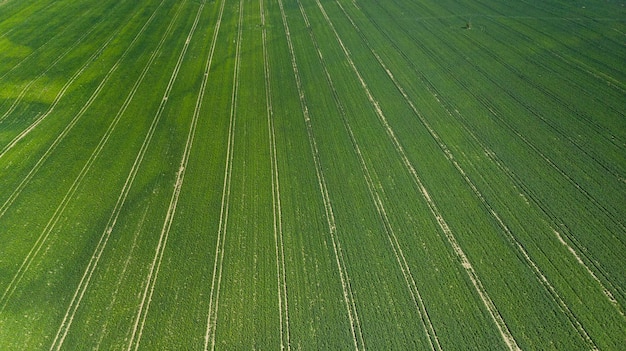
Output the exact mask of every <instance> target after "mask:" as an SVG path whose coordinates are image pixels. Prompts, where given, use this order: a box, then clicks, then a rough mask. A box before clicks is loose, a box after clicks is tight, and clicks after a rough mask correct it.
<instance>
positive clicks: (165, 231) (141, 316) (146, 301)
mask: <svg viewBox="0 0 626 351" xmlns="http://www.w3.org/2000/svg"><path fill="white" fill-rule="evenodd" d="M204 5H205V1H203V2H202V3H201V4H200V7H199V8H198V12H197V14H196V18H195V20H194V22H193V25H192V27H191V29H190V31H189V34H188V35H187V39H186V41H185V45H184V46H183V50H182V51H181V53H180V56H179V58H178V62H176V67H175V68H174V72H173V73H172V77H171V78H170V84H169V85H168V86H167V89H166V91H165V93H164V95H163V97H164V99H165V98H166V97H167V96H168V95H169V93H170V91H171V89H172V86H173V84H174V82H175V81H176V77H177V76H178V72H179V70H180V66H181V64H182V61H183V59H184V58H185V54H186V53H187V48H188V47H189V43H190V42H191V39H192V38H193V34H194V33H195V31H196V27H197V25H198V22H199V21H200V15H201V14H202V10H203V9H204ZM210 61H211V60H210V58H208V60H207V63H209V62H210ZM207 78H208V77H207V75H206V74H205V75H204V76H203V78H202V85H201V88H200V92H199V93H198V98H197V100H196V107H195V109H194V113H193V117H192V123H191V125H190V127H189V132H188V134H187V140H186V142H185V150H184V152H183V157H182V159H181V160H180V167H179V169H178V173H177V175H176V182H175V183H174V191H173V193H172V197H171V199H170V204H169V207H168V209H167V215H166V217H165V221H164V223H163V228H162V229H161V235H160V237H159V243H158V245H157V248H156V252H155V255H154V259H153V260H152V263H151V264H150V273H149V274H148V280H147V282H146V287H145V290H144V292H143V296H142V299H141V304H140V305H139V310H138V311H137V317H136V320H135V324H134V326H133V332H132V334H131V337H130V342H129V344H128V350H131V349H134V350H137V349H139V344H140V342H141V336H142V333H143V328H144V325H145V322H146V317H147V315H148V311H149V309H150V302H151V301H152V295H153V293H154V286H155V285H156V281H157V278H158V274H159V270H160V268H161V262H162V260H163V254H164V252H165V247H166V245H167V239H168V237H169V233H170V228H171V227H172V222H173V220H174V215H175V213H176V206H177V204H178V199H179V196H180V190H181V188H182V186H183V182H184V180H185V170H186V168H187V163H188V161H189V153H190V152H191V147H192V146H193V138H194V136H195V132H196V125H197V124H198V115H199V113H200V106H201V99H202V95H203V92H204V88H205V87H206V81H207ZM163 101H167V100H163ZM160 111H163V110H162V109H161V110H160ZM155 266H156V269H155ZM153 276H154V277H153ZM137 328H139V329H137ZM133 343H134V344H135V347H134V348H133V347H132V345H133Z"/></svg>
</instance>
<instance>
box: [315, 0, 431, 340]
mask: <svg viewBox="0 0 626 351" xmlns="http://www.w3.org/2000/svg"><path fill="white" fill-rule="evenodd" d="M338 5H339V6H340V7H341V4H339V3H338ZM342 9H343V8H342ZM309 34H310V37H311V41H312V42H313V45H314V47H315V49H316V50H317V56H318V59H319V61H320V64H321V66H322V68H323V69H324V74H325V76H326V81H327V83H328V85H329V88H330V90H331V91H332V93H333V98H334V101H335V104H336V106H337V109H338V110H339V112H340V114H341V117H342V122H343V125H344V127H345V128H346V131H347V132H348V135H349V137H350V141H351V143H352V145H353V147H354V150H355V152H356V155H357V158H358V159H359V164H360V167H361V172H362V173H363V176H364V177H365V181H366V183H367V187H368V190H369V193H370V197H371V198H372V202H373V203H374V205H375V207H376V210H377V212H378V216H379V219H380V221H381V223H382V224H383V228H384V231H385V234H386V236H387V239H388V240H389V243H390V245H391V248H392V250H393V252H394V255H395V258H396V261H397V264H398V266H399V268H400V270H401V272H402V275H403V277H404V280H405V283H406V286H407V288H408V290H409V294H410V295H411V299H412V301H413V303H414V304H415V308H416V311H417V313H418V315H419V317H420V322H421V325H422V328H423V329H424V332H425V333H426V336H427V339H428V342H429V346H430V349H431V350H433V351H436V350H438V351H441V350H442V347H441V344H440V343H439V338H438V337H437V333H436V332H435V329H434V327H433V325H432V321H431V320H430V316H429V315H428V312H427V310H426V306H425V304H424V301H423V299H422V296H421V294H420V292H419V289H418V288H417V284H416V282H415V277H414V276H413V274H412V273H411V269H410V267H409V265H408V262H407V260H406V257H405V256H404V252H403V251H402V246H401V245H400V243H399V241H398V239H397V237H396V235H395V232H394V230H393V226H392V225H391V221H390V220H389V218H388V216H387V211H386V209H385V206H384V204H383V201H382V200H381V194H380V192H379V191H377V190H376V189H377V187H376V185H375V184H376V183H375V182H374V180H373V177H372V172H370V170H369V168H368V166H367V163H366V162H365V158H364V157H363V154H362V152H361V148H360V146H359V143H358V142H357V140H356V137H355V136H354V132H353V131H352V127H351V126H350V123H349V122H348V118H347V112H346V110H345V106H344V105H343V104H342V103H341V101H340V99H339V95H338V93H337V90H336V88H335V85H334V82H333V79H332V76H331V74H330V72H329V71H328V68H327V67H328V66H327V64H326V62H325V60H324V57H323V55H322V52H321V50H320V47H319V44H318V41H317V38H316V36H315V35H314V33H313V31H309ZM381 191H382V190H381Z"/></svg>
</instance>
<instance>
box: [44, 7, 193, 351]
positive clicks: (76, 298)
mask: <svg viewBox="0 0 626 351" xmlns="http://www.w3.org/2000/svg"><path fill="white" fill-rule="evenodd" d="M164 2H165V0H162V1H161V3H160V4H159V6H158V7H157V8H156V9H155V11H154V13H153V14H152V17H150V19H149V21H151V20H152V18H153V17H154V15H155V14H156V12H157V10H158V9H159V8H160V7H161V5H162V4H163V3H164ZM181 9H182V6H181V7H180V8H179V9H178V11H177V12H176V14H175V15H174V17H172V20H171V22H170V24H169V26H168V27H167V29H166V31H165V32H164V33H163V36H162V38H161V41H160V42H159V45H158V46H157V48H156V49H155V50H154V52H153V53H152V55H151V56H150V58H149V60H148V62H147V63H146V65H145V66H144V68H143V71H142V72H141V74H140V76H139V78H138V79H137V80H136V81H135V84H134V85H133V87H132V89H131V91H130V93H129V94H128V96H127V97H126V100H125V101H124V104H123V105H122V107H121V108H120V109H119V111H118V113H117V114H116V116H115V118H114V119H113V121H112V123H111V124H110V125H109V128H108V129H107V131H106V133H105V135H104V136H103V137H102V139H101V140H100V143H99V144H98V146H97V148H96V149H95V150H94V152H93V153H92V155H91V157H90V159H89V160H88V162H87V164H86V165H85V166H84V167H83V169H82V170H81V174H80V175H79V177H78V178H77V179H76V181H75V184H76V185H74V188H76V187H77V186H78V183H79V182H80V181H81V180H82V179H83V178H84V176H85V174H86V173H87V171H88V170H89V169H90V168H91V166H92V165H93V163H94V162H95V160H96V158H97V157H98V156H99V154H100V152H101V151H102V149H103V148H104V146H105V144H106V143H107V141H108V140H109V138H110V136H111V134H112V133H113V131H114V129H115V127H116V126H117V123H118V122H119V120H120V118H121V117H122V115H123V114H124V112H125V111H126V109H127V108H128V105H130V102H131V101H132V100H133V97H134V96H135V93H136V92H137V90H138V88H139V86H140V84H141V83H142V82H143V79H144V78H145V76H146V74H147V73H148V70H149V68H150V66H151V65H152V62H153V61H154V59H155V58H156V57H157V56H158V54H159V53H160V52H161V49H162V46H163V43H164V42H165V39H166V38H167V36H168V34H169V33H170V32H171V29H172V27H173V26H174V24H175V23H176V20H177V18H178V15H179V13H180V11H181ZM147 25H148V23H146V24H145V25H144V27H143V28H142V31H141V32H140V33H139V34H138V35H137V37H136V39H137V38H138V37H139V35H141V33H142V32H143V31H144V30H145V28H146V27H147ZM156 122H157V121H156V119H154V120H153V122H152V125H151V128H150V130H149V132H148V134H147V135H146V137H145V138H144V141H143V143H142V147H141V149H140V151H139V154H138V155H137V157H136V158H135V162H134V163H133V166H132V168H131V170H130V172H129V174H128V177H127V178H126V182H125V183H124V186H123V188H122V191H121V193H120V196H119V197H118V199H117V202H116V204H115V207H114V209H113V212H112V213H111V216H110V217H109V221H108V222H107V225H106V227H105V230H104V231H103V233H102V235H101V236H100V239H99V241H98V244H97V246H96V249H95V250H94V253H93V254H92V256H91V258H90V260H89V263H88V265H87V267H86V269H85V272H84V273H83V276H82V278H81V280H80V283H79V285H78V287H77V288H76V290H75V291H74V295H73V296H72V300H71V302H70V305H69V306H68V309H67V311H66V313H65V316H64V317H63V321H62V322H61V325H60V326H59V330H58V331H57V334H56V336H55V339H54V340H53V343H52V345H51V347H50V350H55V349H56V350H59V349H60V348H61V347H62V345H63V342H64V340H65V337H66V336H67V333H68V332H69V328H70V326H71V325H72V321H73V318H74V315H75V313H76V311H77V310H78V307H79V306H80V303H81V301H82V299H83V296H84V294H85V292H86V291H87V288H88V286H89V283H90V281H91V277H92V275H93V273H94V271H95V270H96V267H97V265H98V262H99V260H100V257H101V255H102V253H103V251H104V249H105V247H106V245H107V243H108V240H109V237H110V236H111V233H112V231H113V228H114V226H115V223H116V222H117V218H118V217H119V215H120V213H121V210H122V207H123V205H124V203H125V202H126V197H127V196H128V192H129V191H130V187H131V186H132V183H133V181H134V179H135V176H136V174H137V169H138V168H139V165H140V164H141V160H142V159H143V155H144V154H145V150H146V149H147V144H149V143H150V139H151V138H152V133H153V132H154V130H153V128H152V127H153V126H155V125H156Z"/></svg>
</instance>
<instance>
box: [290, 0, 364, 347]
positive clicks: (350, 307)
mask: <svg viewBox="0 0 626 351" xmlns="http://www.w3.org/2000/svg"><path fill="white" fill-rule="evenodd" d="M279 6H280V9H281V16H282V19H283V25H284V27H285V33H286V35H287V43H288V46H289V51H290V56H291V62H292V68H293V71H294V75H295V80H296V86H297V88H298V93H299V95H300V105H301V106H302V112H303V116H304V121H305V124H306V128H307V134H308V138H309V144H310V146H311V152H312V156H313V161H314V163H315V172H316V176H317V180H318V185H319V187H320V193H321V195H322V200H323V202H324V210H325V213H326V220H327V222H328V229H329V234H330V237H331V241H332V244H333V251H334V254H335V261H336V263H337V268H338V271H339V278H340V280H341V286H342V290H343V296H344V302H345V304H346V309H347V312H348V319H349V320H350V330H351V333H352V338H353V341H354V347H355V349H356V350H360V349H365V342H364V339H363V333H362V331H361V324H360V321H359V316H358V313H357V310H356V304H355V301H354V294H353V292H352V288H351V286H350V284H349V280H350V278H349V277H348V272H347V269H346V266H345V259H344V257H343V252H342V250H341V243H340V242H339V239H338V238H337V226H336V224H335V216H334V213H333V208H332V204H331V202H330V196H329V194H328V189H327V187H326V180H325V178H324V173H323V171H322V166H321V161H320V156H319V150H318V147H317V142H316V140H315V135H314V133H313V126H312V125H311V119H310V116H309V110H308V107H307V102H306V97H305V94H304V90H303V88H302V83H301V80H300V73H299V71H298V65H297V62H296V57H295V52H294V49H293V43H292V40H291V35H290V32H289V26H288V24H287V18H286V15H285V12H284V8H283V4H282V1H280V0H279ZM298 6H299V8H300V12H301V14H302V17H303V19H304V21H305V23H306V25H307V27H308V28H310V24H309V20H308V18H307V15H306V12H305V11H304V8H303V7H302V3H301V2H300V1H298Z"/></svg>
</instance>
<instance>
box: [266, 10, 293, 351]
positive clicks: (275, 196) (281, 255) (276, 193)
mask: <svg viewBox="0 0 626 351" xmlns="http://www.w3.org/2000/svg"><path fill="white" fill-rule="evenodd" d="M259 2H260V6H259V7H260V11H261V27H262V31H261V34H262V37H263V40H262V47H263V67H264V74H265V92H266V93H265V104H266V106H267V127H268V134H269V140H270V145H269V151H270V160H271V163H272V165H271V168H272V204H273V206H272V212H273V216H274V245H275V251H276V279H277V284H278V285H277V287H278V309H279V315H280V318H279V322H280V349H281V350H285V349H287V350H291V345H290V340H289V308H288V303H287V278H286V272H285V250H284V244H283V228H282V218H281V206H280V181H279V177H278V162H277V160H276V133H275V131H274V116H273V110H272V89H271V88H272V87H271V82H270V76H271V75H270V64H269V59H268V54H267V29H266V27H265V10H264V5H263V0H259Z"/></svg>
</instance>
